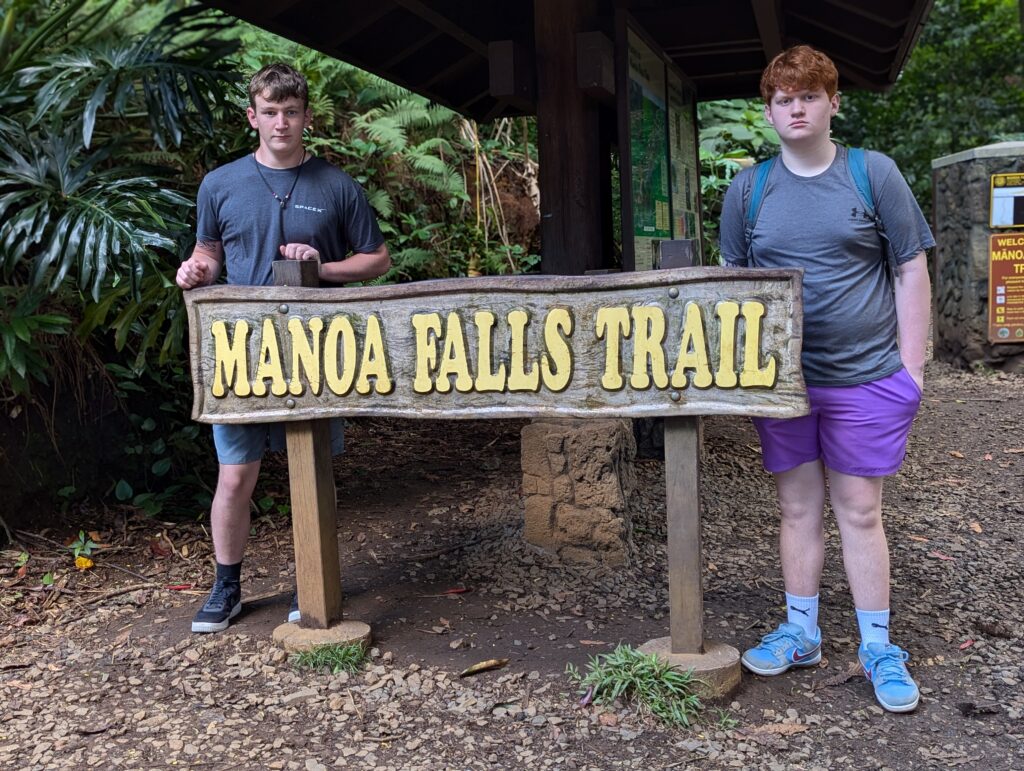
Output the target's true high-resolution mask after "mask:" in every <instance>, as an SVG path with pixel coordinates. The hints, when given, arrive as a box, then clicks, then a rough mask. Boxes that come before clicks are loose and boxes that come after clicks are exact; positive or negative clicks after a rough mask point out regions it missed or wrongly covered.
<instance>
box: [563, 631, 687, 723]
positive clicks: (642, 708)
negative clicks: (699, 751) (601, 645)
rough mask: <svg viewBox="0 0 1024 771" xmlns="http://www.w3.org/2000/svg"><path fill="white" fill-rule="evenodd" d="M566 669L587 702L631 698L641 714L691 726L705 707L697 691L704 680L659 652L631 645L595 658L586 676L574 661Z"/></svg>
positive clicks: (621, 646) (602, 702) (590, 663)
mask: <svg viewBox="0 0 1024 771" xmlns="http://www.w3.org/2000/svg"><path fill="white" fill-rule="evenodd" d="M565 671H566V674H567V675H568V676H569V678H570V679H572V680H573V681H575V682H576V683H577V684H578V685H579V686H580V692H581V693H583V698H582V699H580V703H581V704H583V705H586V704H589V703H590V702H591V701H593V702H596V703H597V704H608V703H610V702H613V701H615V699H618V698H620V697H621V698H623V699H631V700H632V701H634V702H635V703H636V707H637V710H638V711H639V712H640V713H641V714H650V715H654V716H655V717H656V718H658V719H659V720H662V721H664V722H665V723H668V724H669V725H675V726H687V727H688V726H689V725H690V724H691V723H692V722H693V720H694V719H695V718H696V717H697V714H698V713H699V712H700V710H701V709H703V705H702V704H701V702H700V699H699V698H698V697H697V695H696V694H695V693H694V690H695V687H696V686H697V685H698V684H700V682H701V681H700V680H698V679H696V678H695V677H694V676H693V670H689V671H686V672H683V671H682V670H679V669H677V668H676V667H674V666H672V665H671V664H669V663H668V662H667V661H664V660H663V659H659V658H658V656H657V655H656V654H653V653H652V654H649V655H647V654H643V653H640V651H637V650H635V649H633V648H631V647H629V646H628V645H620V646H618V647H617V648H616V649H615V650H614V651H612V652H611V653H601V654H598V655H597V656H593V657H591V659H590V661H589V662H588V663H587V673H586V675H582V674H580V671H579V670H578V669H577V668H576V667H574V666H573V665H572V664H569V665H567V666H566V668H565Z"/></svg>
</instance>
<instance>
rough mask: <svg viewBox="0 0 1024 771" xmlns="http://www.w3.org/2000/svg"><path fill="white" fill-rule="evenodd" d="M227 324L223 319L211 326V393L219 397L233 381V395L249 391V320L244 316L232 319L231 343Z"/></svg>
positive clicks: (242, 394) (243, 394) (244, 394)
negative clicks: (232, 334) (232, 333)
mask: <svg viewBox="0 0 1024 771" xmlns="http://www.w3.org/2000/svg"><path fill="white" fill-rule="evenodd" d="M227 327H228V325H227V323H226V322H224V321H215V322H213V324H212V325H211V326H210V332H211V333H212V334H213V387H212V388H211V389H210V393H212V394H213V395H214V396H215V397H217V398H218V399H220V398H222V397H223V396H224V395H225V394H227V391H228V389H229V388H231V386H232V384H234V388H235V396H248V395H249V394H250V393H251V389H250V387H249V362H248V356H247V352H248V348H247V346H246V342H247V339H248V337H249V322H248V321H245V320H243V319H240V320H238V321H236V322H235V335H234V338H233V339H232V341H231V342H230V343H229V342H228V328H227Z"/></svg>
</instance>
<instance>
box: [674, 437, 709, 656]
mask: <svg viewBox="0 0 1024 771" xmlns="http://www.w3.org/2000/svg"><path fill="white" fill-rule="evenodd" d="M700 439H701V437H700V418H699V417H675V418H665V513H666V517H667V519H668V597H669V600H668V605H669V628H670V634H671V636H672V651H671V652H672V653H703V652H704V650H703V646H704V590H703V587H702V586H701V573H702V568H703V565H704V559H703V555H702V554H701V540H700V539H701V528H700Z"/></svg>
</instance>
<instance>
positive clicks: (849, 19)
mask: <svg viewBox="0 0 1024 771" xmlns="http://www.w3.org/2000/svg"><path fill="white" fill-rule="evenodd" d="M551 1H552V0H537V2H535V0H430V2H426V0H346V1H345V2H339V1H338V0H206V4H207V5H211V6H215V7H217V8H221V9H222V10H224V11H226V12H228V13H230V14H232V15H233V16H236V17H238V18H241V19H244V20H246V21H249V22H251V23H253V24H256V25H257V26H259V27H262V28H264V29H267V30H270V31H272V32H275V33H277V34H279V35H282V36H284V37H286V38H288V39H290V40H294V41H296V42H299V43H302V44H304V45H307V46H309V47H311V48H314V49H316V50H319V51H322V52H323V53H325V54H328V55H330V56H333V57H336V58H338V59H341V60H344V61H347V62H350V63H352V64H355V65H356V66H358V67H361V68H363V69H366V70H368V71H370V72H373V73H376V74H378V75H380V76H382V77H384V78H386V79H387V80H390V81H392V82H394V83H398V84H400V85H402V86H405V87H406V88H409V89H410V90H412V91H415V92H417V93H419V94H422V95H424V96H426V97H428V98H431V99H433V100H435V101H437V102H439V103H441V104H445V105H447V106H449V107H451V108H453V109H455V110H457V111H459V112H461V113H463V114H464V115H467V116H470V117H473V118H477V119H487V118H493V117H498V116H503V115H516V114H522V113H523V109H522V105H521V104H520V105H518V106H515V105H513V104H509V103H505V102H503V101H502V100H500V99H497V98H495V97H494V96H492V95H491V92H490V87H489V86H490V83H489V45H488V44H489V43H491V42H492V41H503V40H512V41H515V42H516V43H517V44H519V45H521V46H522V47H523V48H524V49H525V50H527V51H532V49H533V41H534V12H535V11H534V9H535V7H536V6H538V5H540V7H543V2H551ZM596 2H597V6H598V7H599V9H600V14H599V18H597V19H595V28H596V29H601V30H603V31H605V32H606V33H607V34H608V35H609V37H611V36H612V32H613V19H614V16H615V11H616V9H620V8H621V9H624V10H626V11H628V12H629V13H630V14H631V15H632V16H633V18H634V19H635V20H636V21H637V22H638V23H639V24H640V26H642V27H643V28H645V31H646V32H647V33H648V35H649V36H650V37H651V38H653V40H654V42H656V43H657V44H658V45H659V46H660V47H661V48H662V49H663V50H664V51H665V52H666V53H667V54H668V56H669V57H670V58H671V59H672V60H673V61H674V62H675V63H676V64H677V65H678V66H679V68H680V69H681V70H682V71H683V72H684V73H685V74H686V75H687V76H688V77H689V78H690V79H691V80H692V81H693V82H694V84H695V85H696V87H697V94H698V98H699V99H701V100H705V99H721V98H729V97H749V96H754V95H755V94H756V93H757V90H758V82H759V79H760V74H761V71H762V70H763V69H764V66H765V64H766V63H767V61H768V59H770V58H771V57H772V56H774V55H775V54H776V53H778V52H779V51H780V50H782V49H783V48H786V47H788V46H790V45H795V44H797V43H808V44H810V45H813V46H815V47H817V48H820V49H821V50H823V51H825V52H826V53H827V54H828V55H829V56H831V57H832V59H833V60H834V61H835V63H836V66H837V67H838V68H839V72H840V86H841V87H842V88H853V89H866V90H884V89H885V88H887V87H888V86H890V85H892V84H893V83H894V82H895V80H896V77H897V75H898V74H899V72H900V70H901V68H902V67H903V65H904V63H905V61H906V59H907V56H908V55H909V53H910V51H911V49H912V48H913V45H914V43H915V42H916V40H917V37H918V35H919V34H920V31H921V27H922V25H923V24H924V20H925V17H926V16H927V14H928V11H929V10H930V8H931V6H932V3H933V0H856V1H855V0H596Z"/></svg>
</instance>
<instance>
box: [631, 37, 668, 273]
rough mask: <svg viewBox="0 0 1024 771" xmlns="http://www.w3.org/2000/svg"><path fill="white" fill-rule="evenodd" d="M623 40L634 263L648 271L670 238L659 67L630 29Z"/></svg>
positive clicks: (665, 133) (661, 65)
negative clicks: (626, 67)
mask: <svg viewBox="0 0 1024 771" xmlns="http://www.w3.org/2000/svg"><path fill="white" fill-rule="evenodd" d="M628 39H629V78H628V83H629V150H630V168H631V170H632V187H633V196H632V205H633V249H634V261H635V269H636V270H650V269H651V268H653V267H654V263H655V256H656V253H657V248H658V241H660V240H662V239H665V238H671V237H672V222H671V204H670V203H669V196H670V170H669V156H668V125H667V120H666V105H665V64H664V62H663V61H662V60H661V58H660V57H659V56H658V55H657V54H656V53H655V52H654V51H652V50H651V49H650V47H648V46H647V45H646V44H645V43H644V42H643V41H642V40H641V39H640V37H639V36H638V35H636V34H635V33H634V32H633V31H632V30H629V36H628Z"/></svg>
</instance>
